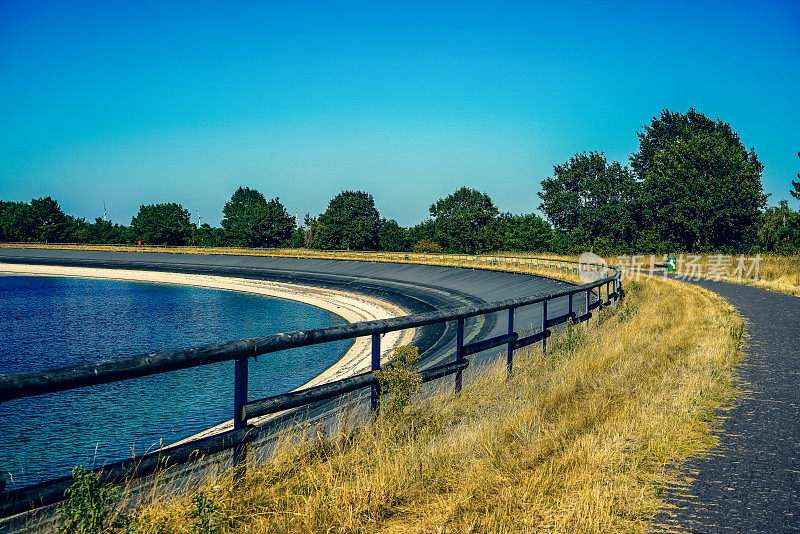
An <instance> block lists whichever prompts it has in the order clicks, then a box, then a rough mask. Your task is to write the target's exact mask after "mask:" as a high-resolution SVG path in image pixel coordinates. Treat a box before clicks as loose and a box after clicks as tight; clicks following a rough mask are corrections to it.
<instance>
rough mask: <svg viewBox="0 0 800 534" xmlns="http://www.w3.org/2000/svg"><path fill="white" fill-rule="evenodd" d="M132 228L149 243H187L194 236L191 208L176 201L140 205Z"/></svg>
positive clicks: (137, 235)
mask: <svg viewBox="0 0 800 534" xmlns="http://www.w3.org/2000/svg"><path fill="white" fill-rule="evenodd" d="M131 230H132V231H133V234H134V236H135V237H136V239H139V240H141V241H142V242H143V243H145V244H147V245H187V244H189V241H190V239H191V237H192V225H191V224H190V223H189V210H187V209H184V207H183V206H181V205H180V204H177V203H175V202H170V203H167V204H148V205H142V206H140V207H139V213H138V214H137V215H136V216H135V217H134V218H133V219H131Z"/></svg>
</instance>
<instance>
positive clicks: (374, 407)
mask: <svg viewBox="0 0 800 534" xmlns="http://www.w3.org/2000/svg"><path fill="white" fill-rule="evenodd" d="M380 368H381V335H380V334H372V365H371V367H370V369H371V370H372V371H373V372H374V371H379V370H380ZM380 398H381V385H380V384H373V385H372V390H371V391H370V393H369V410H370V412H371V413H372V414H373V415H377V414H378V410H379V408H380V404H379V403H380Z"/></svg>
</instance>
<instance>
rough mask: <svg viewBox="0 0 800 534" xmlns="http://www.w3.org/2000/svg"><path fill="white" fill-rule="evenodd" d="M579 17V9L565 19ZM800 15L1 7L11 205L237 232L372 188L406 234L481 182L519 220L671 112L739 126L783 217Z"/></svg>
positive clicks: (3, 140)
mask: <svg viewBox="0 0 800 534" xmlns="http://www.w3.org/2000/svg"><path fill="white" fill-rule="evenodd" d="M556 4H558V5H556ZM798 6H800V3H793V2H758V3H756V2H748V3H741V2H720V3H703V4H700V3H695V2H680V1H677V2H661V3H654V4H653V5H650V4H649V3H648V4H647V5H645V3H638V2H637V3H614V2H596V1H592V2H573V3H558V2H547V3H542V4H537V3H535V2H492V3H489V2H486V3H471V2H463V1H462V2H398V3H389V2H363V3H359V2H280V3H279V2H275V3H267V2H218V3H210V2H199V1H193V2H183V3H167V2H147V1H138V2H135V3H134V2H131V3H128V4H127V5H122V3H115V2H55V1H54V2H39V1H35V0H27V1H19V2H16V1H11V0H2V1H1V2H0V82H1V83H0V102H2V110H3V112H2V113H0V198H2V199H4V200H26V201H27V200H30V199H31V198H33V197H39V196H47V195H50V196H52V197H54V198H55V199H57V200H58V201H59V202H60V203H61V205H62V207H63V208H64V210H65V211H66V212H67V213H71V214H74V215H77V216H79V217H86V218H87V219H88V220H93V219H94V217H97V216H100V215H102V212H103V201H105V202H106V203H107V205H108V207H109V208H110V211H111V213H112V215H113V219H114V220H115V221H118V222H121V223H123V224H128V223H129V222H130V219H131V217H132V216H133V215H135V213H136V211H137V210H138V207H139V205H140V204H143V203H144V204H146V203H156V202H173V201H174V202H179V203H181V204H183V205H184V206H185V207H187V208H189V209H191V210H192V216H193V220H194V219H195V214H194V210H195V209H197V210H198V211H199V212H200V214H201V215H203V216H205V217H208V221H210V222H211V223H213V224H218V223H219V220H220V219H221V217H222V206H223V205H224V203H225V201H226V200H228V199H229V198H230V196H231V194H232V193H233V191H234V190H235V189H236V187H238V186H239V185H245V186H250V187H255V188H257V189H259V190H261V191H262V192H263V193H264V194H265V195H267V196H268V197H274V196H278V197H280V199H281V201H282V202H283V203H284V204H285V205H286V207H287V209H288V210H289V211H290V212H291V213H292V214H293V213H294V211H295V210H298V211H299V213H300V216H301V217H302V216H303V214H304V213H311V214H312V215H314V214H317V213H320V212H321V211H323V210H324V209H325V207H326V205H327V202H328V200H329V199H330V198H331V197H332V196H333V195H335V194H336V193H338V192H339V191H340V190H342V189H363V190H366V191H369V192H370V193H372V194H373V196H374V197H375V201H376V204H377V206H378V209H379V210H380V211H381V213H382V214H383V215H384V216H386V217H388V218H394V219H396V220H397V221H398V222H399V223H400V224H402V225H412V224H415V223H417V222H419V221H421V220H422V219H424V218H425V217H426V216H427V215H428V206H429V205H430V204H431V203H432V202H434V201H435V200H437V199H438V198H440V197H443V196H445V195H447V194H449V193H451V192H452V191H453V190H455V189H456V188H458V187H460V186H462V185H468V186H470V187H475V188H477V189H480V190H483V191H486V192H487V193H489V195H490V196H491V197H492V198H493V199H494V201H495V203H496V204H497V205H498V207H499V208H500V209H501V210H502V211H511V212H515V213H527V212H531V211H535V210H536V208H537V206H538V203H539V201H538V197H537V196H536V192H537V191H539V188H540V185H539V183H540V181H541V180H542V179H543V178H545V177H547V176H550V175H551V173H552V167H553V165H554V164H558V163H562V162H564V161H566V160H567V159H568V158H569V157H570V156H571V155H573V154H575V153H576V152H580V151H588V150H602V151H604V152H605V153H606V155H607V156H608V157H609V159H616V160H621V161H624V162H627V158H628V155H629V154H630V153H631V152H633V151H635V150H636V148H637V137H636V132H637V131H638V130H640V129H641V127H642V125H643V124H645V123H648V122H649V121H650V119H651V118H652V117H653V116H655V115H658V114H659V113H660V111H661V110H662V109H664V108H669V109H670V110H673V111H683V112H685V111H686V110H687V109H688V108H689V107H690V106H693V107H695V108H696V109H697V110H698V111H700V112H702V113H705V114H706V115H708V116H709V117H712V118H719V119H722V120H723V121H725V122H729V123H730V124H731V125H732V126H733V128H734V130H736V131H737V132H738V133H739V135H740V137H741V139H742V141H743V142H744V144H745V145H746V146H747V147H750V146H753V147H755V149H756V152H757V153H758V154H759V157H760V159H761V161H762V162H763V163H764V165H765V170H764V180H763V183H764V189H765V191H766V192H767V193H771V197H770V203H777V201H778V200H779V199H782V198H789V199H790V201H791V202H792V204H791V205H792V206H793V207H794V208H797V202H796V201H794V200H793V199H791V198H790V197H789V196H788V193H787V190H788V187H789V184H790V179H791V178H793V177H795V175H796V173H797V172H798V171H800V159H798V157H797V152H798V150H800V133H798V132H799V131H800V128H799V125H800V96H798V95H800V7H798Z"/></svg>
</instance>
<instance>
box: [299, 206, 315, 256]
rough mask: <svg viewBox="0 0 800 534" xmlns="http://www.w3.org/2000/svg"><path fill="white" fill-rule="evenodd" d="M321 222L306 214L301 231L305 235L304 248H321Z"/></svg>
mask: <svg viewBox="0 0 800 534" xmlns="http://www.w3.org/2000/svg"><path fill="white" fill-rule="evenodd" d="M319 229H320V226H319V220H318V219H317V218H316V217H312V216H311V215H309V214H308V213H306V217H305V219H304V220H303V226H302V228H301V229H300V231H301V232H302V234H303V246H304V247H306V248H320V245H319Z"/></svg>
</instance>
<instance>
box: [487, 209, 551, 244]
mask: <svg viewBox="0 0 800 534" xmlns="http://www.w3.org/2000/svg"><path fill="white" fill-rule="evenodd" d="M497 228H498V231H499V236H500V238H501V243H502V244H501V245H500V248H501V249H503V250H515V251H532V252H542V251H545V250H550V249H551V248H552V242H553V229H552V228H551V227H550V225H549V224H548V223H547V221H545V220H544V219H542V218H541V217H539V216H538V215H536V214H535V213H529V214H527V215H512V214H511V213H503V214H502V215H500V217H499V219H498V221H497Z"/></svg>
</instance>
